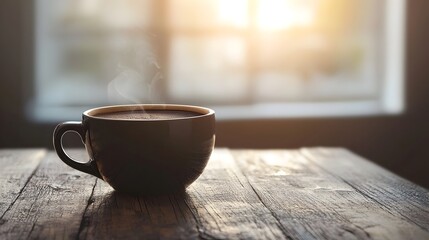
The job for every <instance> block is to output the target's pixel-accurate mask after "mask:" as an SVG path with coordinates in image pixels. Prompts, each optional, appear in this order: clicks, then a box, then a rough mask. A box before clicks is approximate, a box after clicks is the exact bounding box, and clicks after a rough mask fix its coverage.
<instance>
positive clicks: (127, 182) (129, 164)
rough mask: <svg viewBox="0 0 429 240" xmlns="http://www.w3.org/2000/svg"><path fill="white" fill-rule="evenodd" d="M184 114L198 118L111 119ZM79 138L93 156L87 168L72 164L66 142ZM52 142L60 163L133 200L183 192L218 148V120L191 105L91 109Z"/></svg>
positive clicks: (58, 130)
mask: <svg viewBox="0 0 429 240" xmlns="http://www.w3.org/2000/svg"><path fill="white" fill-rule="evenodd" d="M142 109H143V110H145V111H150V110H161V111H164V110H166V111H185V112H192V113H195V114H196V116H190V117H187V116H185V117H175V118H172V119H115V118H109V117H103V114H106V113H117V112H129V111H130V112H132V111H141V110H142ZM68 131H74V132H76V133H78V134H79V135H80V137H81V138H82V141H83V142H84V144H85V147H86V150H87V152H88V154H89V157H90V160H89V161H88V162H86V163H82V162H77V161H75V160H73V159H71V158H70V157H69V156H68V155H67V154H66V153H65V151H64V149H63V146H62V137H63V135H64V134H65V133H66V132H68ZM53 142H54V147H55V150H56V152H57V154H58V156H59V157H60V158H61V160H62V161H63V162H64V163H66V164H67V165H69V166H70V167H72V168H75V169H77V170H80V171H82V172H85V173H88V174H91V175H94V176H96V177H99V178H101V179H103V180H104V181H106V182H107V183H109V184H110V185H111V186H112V187H113V188H114V189H115V190H118V191H122V192H128V193H133V194H156V193H169V192H174V191H181V190H184V189H185V188H186V187H187V186H188V185H190V184H191V183H192V182H193V181H195V180H196V179H197V178H198V177H199V175H200V174H201V173H202V171H203V169H204V167H205V166H206V165H207V161H208V159H209V157H210V154H211V152H212V150H213V147H214V142H215V114H214V111H213V110H211V109H208V108H203V107H197V106H186V105H171V104H166V105H156V104H149V105H144V104H143V105H118V106H107V107H100V108H94V109H90V110H88V111H85V112H84V113H83V114H82V122H64V123H61V124H59V125H58V126H57V127H56V128H55V131H54V136H53Z"/></svg>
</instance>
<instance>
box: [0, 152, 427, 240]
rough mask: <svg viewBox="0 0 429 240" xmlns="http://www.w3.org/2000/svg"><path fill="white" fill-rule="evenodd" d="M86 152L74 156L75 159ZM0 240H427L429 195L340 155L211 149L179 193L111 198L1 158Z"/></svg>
mask: <svg viewBox="0 0 429 240" xmlns="http://www.w3.org/2000/svg"><path fill="white" fill-rule="evenodd" d="M76 153H78V154H82V155H84V154H85V153H84V152H83V150H75V154H76ZM0 167H1V168H0V239H2V240H3V239H24V238H30V239H36V238H37V239H54V238H55V239H63V238H66V239H70V238H72V239H75V238H78V239H87V238H88V239H128V238H130V239H159V238H161V239H180V238H181V239H198V238H202V239H429V193H428V191H427V190H426V189H424V188H422V187H419V186H417V185H415V184H413V183H411V182H409V181H407V180H405V179H403V178H401V177H398V176H396V175H395V174H393V173H391V172H389V171H387V170H385V169H383V168H381V167H379V166H377V165H375V164H373V163H371V162H369V161H367V160H365V159H362V158H360V157H358V156H356V155H355V154H353V153H350V152H349V151H347V150H344V149H333V148H311V149H310V148H309V149H301V150H228V149H216V150H215V151H214V153H213V155H212V158H211V159H210V161H209V165H208V166H207V168H206V170H205V172H204V173H203V175H202V176H201V177H200V178H199V179H198V180H197V181H196V182H195V183H194V184H192V185H191V186H190V187H189V188H188V189H187V191H186V192H184V193H177V194H171V195H166V196H145V197H143V196H140V197H133V196H129V195H124V194H120V193H117V192H114V191H113V190H112V189H111V188H110V187H109V186H108V185H107V184H106V183H104V182H103V181H102V180H100V179H96V178H95V177H92V176H90V175H87V174H84V173H81V172H78V171H76V170H73V169H71V168H69V167H68V166H66V165H65V164H64V163H62V162H61V161H60V160H59V158H58V157H57V156H56V154H55V153H53V152H51V151H46V150H38V149H25V150H0Z"/></svg>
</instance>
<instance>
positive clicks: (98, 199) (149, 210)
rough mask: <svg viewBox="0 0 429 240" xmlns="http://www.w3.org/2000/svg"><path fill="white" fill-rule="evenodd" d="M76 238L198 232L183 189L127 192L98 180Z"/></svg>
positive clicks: (172, 236)
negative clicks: (158, 192) (160, 192)
mask: <svg viewBox="0 0 429 240" xmlns="http://www.w3.org/2000/svg"><path fill="white" fill-rule="evenodd" d="M81 226H82V227H81V231H80V233H79V238H80V239H107V238H109V239H190V238H196V237H197V236H198V232H197V228H196V224H195V220H194V218H193V216H192V213H191V212H190V211H189V209H188V208H187V206H186V204H185V201H184V193H177V194H171V195H164V196H130V195H126V194H122V193H118V192H115V191H113V190H112V188H111V187H110V186H108V185H107V184H106V183H105V182H103V181H101V180H98V181H97V184H96V186H95V188H94V194H93V196H92V197H91V200H90V205H89V207H88V209H87V211H86V212H85V214H84V218H83V222H82V225H81Z"/></svg>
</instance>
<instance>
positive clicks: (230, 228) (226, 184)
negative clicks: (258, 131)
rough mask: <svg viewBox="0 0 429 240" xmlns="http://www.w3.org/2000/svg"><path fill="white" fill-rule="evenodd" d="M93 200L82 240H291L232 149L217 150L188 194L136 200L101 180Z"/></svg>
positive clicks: (86, 216)
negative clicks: (251, 183) (258, 192)
mask: <svg viewBox="0 0 429 240" xmlns="http://www.w3.org/2000/svg"><path fill="white" fill-rule="evenodd" d="M106 196H107V197H106ZM91 201H92V202H93V203H92V204H91V205H90V206H89V208H88V210H87V212H86V214H85V217H84V219H85V220H84V224H83V225H82V226H83V228H82V231H81V234H80V238H82V239H104V238H121V239H122V238H124V239H125V238H138V239H141V238H149V239H154V238H155V239H194V238H203V239H238V238H241V239H261V238H264V239H284V238H285V237H284V235H283V233H282V230H281V229H280V228H279V227H278V222H277V220H276V219H275V218H274V217H273V216H272V215H271V213H270V212H269V211H268V209H266V208H265V206H264V205H263V204H262V203H261V202H260V200H259V199H258V197H257V196H256V194H255V193H254V192H253V190H252V189H251V187H250V185H249V184H248V183H247V181H246V179H245V178H244V177H243V175H241V173H240V172H239V171H238V169H237V167H236V165H235V164H234V161H233V159H232V157H231V155H230V154H229V152H228V151H227V150H219V149H216V150H215V151H214V153H213V155H212V158H211V159H210V161H209V164H208V166H207V168H206V170H205V171H204V173H203V175H202V176H201V177H200V178H199V179H198V180H197V181H196V182H195V183H194V184H192V185H191V186H190V187H189V189H188V190H187V191H186V192H185V193H178V194H172V195H165V196H153V197H149V196H140V197H131V196H127V195H122V194H120V193H116V192H112V190H111V189H110V187H108V186H107V185H106V184H105V183H103V182H101V181H98V182H97V186H96V187H95V191H94V196H93V199H92V200H91ZM137 229H138V230H137Z"/></svg>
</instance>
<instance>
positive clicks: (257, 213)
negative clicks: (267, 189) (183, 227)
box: [186, 149, 287, 239]
mask: <svg viewBox="0 0 429 240" xmlns="http://www.w3.org/2000/svg"><path fill="white" fill-rule="evenodd" d="M187 193H188V195H189V197H188V198H186V201H187V204H188V205H189V207H190V208H191V210H192V212H193V214H194V216H195V219H196V222H197V225H198V230H199V233H200V236H201V237H202V238H209V239H210V238H212V239H286V238H287V233H286V232H284V229H283V228H282V227H281V225H280V223H279V222H278V220H277V219H276V218H275V217H274V216H273V215H272V214H271V212H270V211H269V210H268V209H267V208H266V207H265V205H264V204H263V203H262V202H261V201H260V199H259V197H258V196H257V195H256V194H255V192H254V191H253V189H252V187H251V186H250V184H249V183H248V181H247V179H246V178H245V177H244V176H243V174H242V173H241V172H240V170H239V169H238V167H237V165H236V163H235V161H234V159H233V157H232V155H231V154H230V152H229V150H227V149H216V150H215V151H214V153H213V155H212V157H211V159H210V161H209V163H208V166H207V168H206V169H205V171H204V173H203V174H202V175H201V177H200V178H199V179H198V180H197V182H195V183H194V184H193V185H191V186H190V187H189V188H188V190H187Z"/></svg>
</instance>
